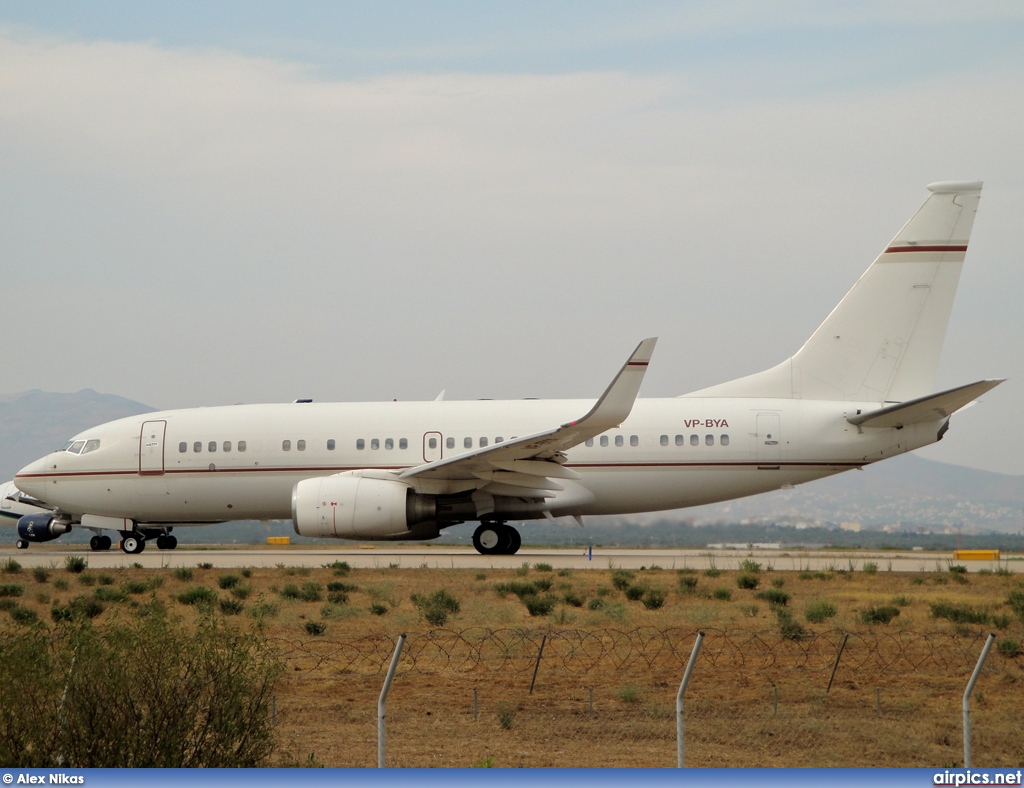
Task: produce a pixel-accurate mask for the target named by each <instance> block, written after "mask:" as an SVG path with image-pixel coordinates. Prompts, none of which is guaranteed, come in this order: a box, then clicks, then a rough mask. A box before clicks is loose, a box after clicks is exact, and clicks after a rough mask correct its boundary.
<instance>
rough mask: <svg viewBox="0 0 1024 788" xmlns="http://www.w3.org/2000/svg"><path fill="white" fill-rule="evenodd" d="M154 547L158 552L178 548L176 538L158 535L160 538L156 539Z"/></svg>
mask: <svg viewBox="0 0 1024 788" xmlns="http://www.w3.org/2000/svg"><path fill="white" fill-rule="evenodd" d="M156 546H157V548H158V549H160V550H173V549H174V548H175V547H177V546H178V537H176V536H168V535H167V534H160V536H158V537H157V538H156Z"/></svg>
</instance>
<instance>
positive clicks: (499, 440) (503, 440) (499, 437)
mask: <svg viewBox="0 0 1024 788" xmlns="http://www.w3.org/2000/svg"><path fill="white" fill-rule="evenodd" d="M494 442H495V443H504V442H505V439H504V438H502V437H501V436H500V435H499V436H498V437H497V438H495V439H494ZM86 451H89V449H86Z"/></svg>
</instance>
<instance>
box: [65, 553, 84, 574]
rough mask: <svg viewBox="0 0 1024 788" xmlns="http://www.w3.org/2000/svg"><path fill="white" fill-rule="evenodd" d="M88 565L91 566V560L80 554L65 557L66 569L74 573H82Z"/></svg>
mask: <svg viewBox="0 0 1024 788" xmlns="http://www.w3.org/2000/svg"><path fill="white" fill-rule="evenodd" d="M87 566H89V562H88V561H86V560H85V559H84V558H82V556H80V555H69V556H68V557H67V558H65V559H64V571H65V572H70V573H71V574H73V575H79V574H81V573H82V572H84V571H85V568H86V567H87Z"/></svg>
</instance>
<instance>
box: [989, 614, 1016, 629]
mask: <svg viewBox="0 0 1024 788" xmlns="http://www.w3.org/2000/svg"><path fill="white" fill-rule="evenodd" d="M1011 620H1012V619H1011V618H1010V616H1008V615H1007V614H1006V613H993V614H992V626H994V627H995V628H996V629H1006V628H1007V627H1008V626H1010V622H1011Z"/></svg>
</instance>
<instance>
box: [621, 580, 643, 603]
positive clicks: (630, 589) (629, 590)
mask: <svg viewBox="0 0 1024 788" xmlns="http://www.w3.org/2000/svg"><path fill="white" fill-rule="evenodd" d="M646 593H647V586H645V585H642V584H641V583H636V584H634V585H631V586H627V587H626V599H628V600H629V601H630V602H637V601H639V600H641V599H643V597H644V594H646Z"/></svg>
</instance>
